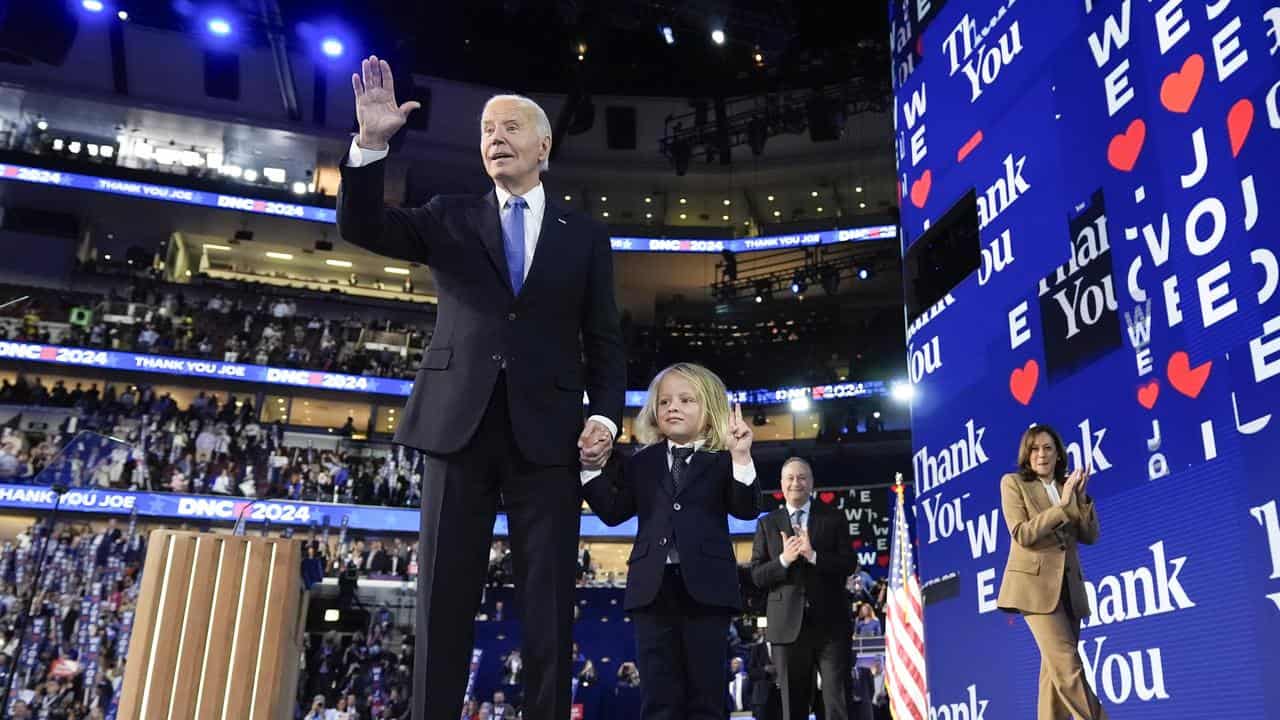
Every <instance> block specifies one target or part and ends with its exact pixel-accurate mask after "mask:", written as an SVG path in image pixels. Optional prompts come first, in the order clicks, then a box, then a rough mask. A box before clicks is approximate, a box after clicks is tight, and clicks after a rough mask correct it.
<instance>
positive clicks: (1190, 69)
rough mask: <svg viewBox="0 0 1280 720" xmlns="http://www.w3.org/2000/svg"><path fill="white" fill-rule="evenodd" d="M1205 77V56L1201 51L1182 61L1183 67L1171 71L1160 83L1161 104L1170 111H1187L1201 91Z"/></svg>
mask: <svg viewBox="0 0 1280 720" xmlns="http://www.w3.org/2000/svg"><path fill="white" fill-rule="evenodd" d="M1203 79H1204V58H1203V57H1201V56H1200V54H1199V53H1196V54H1194V55H1192V56H1191V57H1189V58H1187V59H1186V60H1185V61H1183V63H1182V69H1181V70H1177V71H1175V72H1171V73H1169V74H1168V75H1167V76H1165V79H1164V82H1162V83H1160V104H1161V105H1164V108H1165V109H1166V110H1168V111H1169V112H1176V113H1185V112H1186V111H1188V110H1190V109H1191V103H1193V102H1195V100H1196V93H1198V92H1200V81H1201V80H1203Z"/></svg>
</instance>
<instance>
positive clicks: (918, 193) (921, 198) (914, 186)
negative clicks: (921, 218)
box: [911, 170, 933, 208]
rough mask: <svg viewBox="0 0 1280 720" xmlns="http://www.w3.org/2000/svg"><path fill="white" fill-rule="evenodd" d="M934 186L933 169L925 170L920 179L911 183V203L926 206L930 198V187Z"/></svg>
mask: <svg viewBox="0 0 1280 720" xmlns="http://www.w3.org/2000/svg"><path fill="white" fill-rule="evenodd" d="M931 187H933V171H932V170H925V171H924V174H923V175H921V176H920V179H919V180H916V181H915V182H913V183H911V204H912V205H915V206H916V207H918V208H922V207H924V204H925V202H926V201H927V200H928V199H929V188H931Z"/></svg>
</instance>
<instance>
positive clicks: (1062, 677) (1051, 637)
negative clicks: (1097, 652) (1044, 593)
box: [1022, 581, 1107, 720]
mask: <svg viewBox="0 0 1280 720" xmlns="http://www.w3.org/2000/svg"><path fill="white" fill-rule="evenodd" d="M1022 617H1023V618H1024V619H1025V620H1026V621H1027V627H1029V628H1031V635H1032V636H1033V637H1035V639H1036V645H1037V646H1038V647H1039V648H1040V696H1039V701H1038V702H1037V710H1036V720H1073V718H1074V719H1076V720H1106V718H1107V713H1106V711H1104V710H1103V709H1102V705H1101V703H1099V702H1098V696H1097V695H1096V694H1094V692H1093V688H1091V687H1089V683H1088V681H1087V680H1085V677H1084V664H1083V663H1082V662H1081V661H1080V654H1079V652H1077V650H1076V646H1077V645H1078V644H1079V642H1080V618H1079V617H1077V616H1076V613H1075V611H1074V609H1073V608H1072V607H1071V595H1070V594H1069V592H1068V590H1067V584H1066V582H1065V581H1064V582H1063V584H1062V597H1061V599H1060V600H1059V601H1058V606H1057V607H1056V608H1054V610H1053V612H1051V613H1023V614H1022Z"/></svg>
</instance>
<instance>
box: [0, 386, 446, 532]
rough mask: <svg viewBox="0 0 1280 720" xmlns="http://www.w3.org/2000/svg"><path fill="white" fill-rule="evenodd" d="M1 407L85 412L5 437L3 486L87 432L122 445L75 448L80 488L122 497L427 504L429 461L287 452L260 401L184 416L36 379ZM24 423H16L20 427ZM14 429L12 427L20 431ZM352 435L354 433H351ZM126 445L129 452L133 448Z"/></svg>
mask: <svg viewBox="0 0 1280 720" xmlns="http://www.w3.org/2000/svg"><path fill="white" fill-rule="evenodd" d="M0 404H17V405H48V406H56V407H68V408H75V409H76V410H78V411H79V412H78V414H76V415H73V416H71V417H70V418H69V419H68V420H67V421H66V422H64V423H63V425H62V427H61V428H58V429H57V430H56V431H47V432H44V433H36V434H29V433H22V432H18V431H16V430H15V429H14V428H12V427H7V428H5V430H4V431H3V434H2V435H0V479H9V478H26V477H34V476H35V475H38V474H39V473H40V471H41V470H42V469H44V467H45V466H46V465H47V464H48V463H49V462H50V461H52V460H53V459H54V458H55V456H56V455H57V451H58V449H59V448H62V447H64V446H66V445H67V444H68V443H70V442H71V440H72V438H73V437H75V435H76V433H77V432H79V431H81V430H87V431H91V432H96V433H99V434H100V435H105V436H110V437H113V438H119V439H120V440H123V441H124V443H112V444H110V445H108V446H105V447H103V446H98V445H93V444H92V443H84V444H82V445H77V444H76V443H71V447H72V454H73V455H74V456H75V459H76V460H77V461H79V463H80V464H81V465H80V467H79V469H78V473H79V477H78V478H73V480H74V482H73V484H74V485H85V486H94V487H100V488H109V489H117V490H148V491H172V492H180V493H199V494H206V493H211V494H215V495H229V496H241V497H250V498H280V499H290V500H307V501H320V502H337V503H355V504H360V505H387V506H396V507H413V508H416V507H418V505H419V504H420V486H421V470H422V465H421V463H422V460H421V458H420V457H419V456H418V455H417V454H416V453H412V452H409V451H406V450H404V449H403V448H400V449H398V450H396V451H388V452H387V453H385V454H383V455H380V456H368V455H366V454H363V453H357V452H354V451H348V450H342V449H337V450H317V449H315V448H313V447H297V446H295V447H286V446H285V444H284V428H283V425H281V424H280V423H279V422H277V423H269V424H264V423H261V422H259V420H258V413H257V412H256V411H255V409H254V407H253V401H252V399H250V398H248V397H245V398H243V399H236V398H235V397H234V396H231V397H229V398H228V399H227V400H226V401H224V402H222V403H219V401H218V399H217V397H215V396H213V395H206V394H205V393H203V392H202V393H200V394H198V395H197V396H196V398H195V399H194V400H193V401H192V402H191V404H190V405H189V406H188V407H187V408H185V409H179V407H178V404H177V403H176V402H175V401H174V399H173V398H172V397H171V396H170V395H168V394H167V393H163V394H157V393H156V392H155V391H154V390H152V388H151V387H149V386H146V385H139V386H133V387H128V388H127V389H125V390H123V391H122V392H119V393H117V392H116V386H114V385H111V386H108V387H107V388H106V390H105V391H100V390H99V389H98V386H97V385H96V384H90V386H89V387H88V388H84V387H82V386H81V385H80V384H77V385H76V386H75V387H73V388H70V389H68V388H67V387H66V386H65V384H64V383H63V382H62V381H58V382H56V383H55V384H54V385H53V387H52V388H49V387H46V386H45V385H44V384H43V383H42V382H41V381H40V380H39V379H38V378H36V379H34V380H28V379H27V378H25V377H19V378H18V379H17V381H16V382H9V381H8V380H4V381H2V382H0ZM15 421H16V419H15ZM15 421H11V422H10V425H16V424H17V423H16V422H15ZM344 431H346V432H347V433H348V434H349V432H350V428H345V429H344ZM126 443H127V444H126Z"/></svg>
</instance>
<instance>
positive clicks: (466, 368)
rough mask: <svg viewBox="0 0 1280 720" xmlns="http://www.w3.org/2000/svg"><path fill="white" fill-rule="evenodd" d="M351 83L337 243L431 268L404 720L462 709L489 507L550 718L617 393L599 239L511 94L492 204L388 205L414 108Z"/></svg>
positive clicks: (564, 688) (373, 77) (618, 360)
mask: <svg viewBox="0 0 1280 720" xmlns="http://www.w3.org/2000/svg"><path fill="white" fill-rule="evenodd" d="M351 84H352V87H353V89H354V91H355V96H356V115H357V119H358V120H359V127H360V130H359V134H358V135H357V136H356V137H355V138H354V139H353V141H352V145H351V148H350V150H349V152H348V157H347V158H346V162H344V163H343V164H342V166H341V173H342V184H341V188H340V192H339V197H338V229H339V231H340V233H341V235H342V237H343V239H344V240H346V241H348V242H351V243H353V244H355V245H359V246H360V247H363V248H365V249H368V250H371V251H373V252H375V253H378V254H381V255H386V256H389V257H394V258H398V259H400V260H402V261H404V262H416V263H423V264H425V265H427V266H428V267H430V268H431V273H432V278H433V280H434V281H435V285H436V288H437V291H438V296H439V306H438V308H439V312H438V316H437V321H436V327H435V333H434V335H433V336H432V340H431V346H430V347H429V348H427V351H426V353H425V354H424V356H423V361H422V369H421V370H419V371H418V374H417V376H416V378H415V380H414V387H413V394H412V395H411V396H410V397H409V400H408V402H407V403H406V405H405V412H404V415H403V420H402V421H401V422H400V423H399V425H398V427H397V428H396V437H395V440H396V442H398V443H401V444H404V445H408V446H411V447H415V448H418V449H420V450H423V451H425V452H426V454H427V463H426V471H425V473H424V477H423V492H422V495H423V497H422V521H421V536H420V538H421V539H420V541H419V543H420V550H421V551H420V553H419V558H420V559H421V562H422V563H423V569H422V571H421V572H420V573H419V574H418V578H419V582H418V607H417V628H416V634H417V642H416V652H417V660H416V662H415V665H414V674H415V678H414V690H413V703H414V713H413V717H414V720H437V719H440V720H443V719H444V718H448V719H449V720H456V718H457V716H458V713H459V711H460V708H461V707H462V695H463V692H464V690H465V688H466V683H467V668H468V664H469V662H470V657H471V648H472V644H473V638H474V629H473V627H472V619H473V618H474V617H475V614H476V610H477V608H478V606H479V604H480V594H481V587H482V585H483V583H484V579H485V570H486V558H487V553H488V549H489V543H490V541H491V539H492V532H493V524H494V518H495V515H496V513H497V507H498V500H499V497H501V499H502V502H503V505H504V506H505V508H506V511H507V517H508V522H509V529H510V534H511V544H512V552H513V555H514V557H513V559H514V562H513V569H514V572H515V581H516V585H517V587H518V591H519V592H520V593H522V597H521V601H520V607H521V610H522V612H523V617H522V620H523V621H524V634H523V641H524V647H523V655H524V657H525V658H526V663H527V664H526V670H525V675H524V680H525V683H524V686H525V699H526V709H525V713H524V717H525V718H526V720H553V719H554V720H563V719H564V718H566V717H568V716H569V699H570V693H569V679H570V675H571V672H570V668H571V666H570V659H569V647H570V643H571V641H572V617H573V588H574V577H575V575H576V571H577V554H576V551H577V547H578V518H579V514H580V506H581V499H580V496H579V492H580V489H579V483H578V475H577V471H578V463H579V461H580V459H581V458H580V454H582V455H583V456H586V457H592V458H593V459H594V460H596V461H602V458H604V457H606V456H607V454H608V453H609V451H610V450H611V448H612V445H613V438H614V436H615V435H616V433H617V424H618V423H619V422H620V418H621V416H622V404H623V395H624V392H625V388H626V378H625V374H626V361H625V357H624V354H623V347H622V334H621V330H620V327H619V322H618V309H617V305H616V303H615V301H614V288H613V259H612V254H611V249H610V244H609V236H608V233H607V232H606V230H605V228H604V227H603V226H602V225H600V224H599V223H597V222H595V221H593V220H591V219H589V218H588V217H586V216H584V215H582V214H581V213H578V212H575V211H573V210H571V209H569V208H567V207H564V206H562V205H559V204H557V203H556V202H555V200H554V199H553V197H552V195H553V193H549V192H547V191H546V189H545V188H544V187H543V185H542V182H541V173H542V171H544V170H546V168H547V158H548V156H549V155H550V152H551V127H550V123H549V122H548V120H547V116H546V113H545V112H543V111H542V108H540V107H538V105H537V104H536V103H534V102H533V101H532V100H529V99H528V98H524V97H519V96H514V95H501V96H497V97H494V98H492V99H490V100H489V102H488V103H487V104H486V105H485V107H484V110H483V113H482V116H481V121H480V128H479V130H480V153H481V159H482V161H483V163H484V168H485V170H486V172H487V173H488V175H489V177H490V178H491V179H492V180H493V184H494V187H493V190H491V191H490V192H488V193H486V194H484V195H478V196H463V195H442V196H437V197H434V198H432V199H431V200H430V201H429V202H428V203H427V204H426V205H423V206H422V207H417V208H405V209H401V208H390V207H386V206H385V205H384V203H383V166H384V165H385V163H383V162H380V160H381V159H382V158H383V157H385V156H386V154H387V152H388V140H389V139H390V138H391V136H392V135H393V134H394V133H395V132H396V131H398V130H399V129H400V128H401V127H402V126H403V125H404V124H405V121H406V119H407V117H408V115H409V113H410V112H412V111H413V110H415V109H417V108H418V103H416V102H406V103H403V104H397V102H396V98H395V87H394V81H393V78H392V74H391V67H390V66H389V65H388V64H387V62H386V61H385V60H380V59H378V58H377V57H369V58H367V59H365V60H363V61H362V62H361V72H360V73H358V74H353V75H352V77H351ZM584 390H585V391H586V393H587V395H588V398H589V401H590V407H589V411H588V414H589V416H590V417H589V418H588V419H587V420H586V422H585V423H584V421H583V407H582V399H583V391H584Z"/></svg>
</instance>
